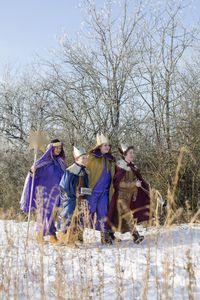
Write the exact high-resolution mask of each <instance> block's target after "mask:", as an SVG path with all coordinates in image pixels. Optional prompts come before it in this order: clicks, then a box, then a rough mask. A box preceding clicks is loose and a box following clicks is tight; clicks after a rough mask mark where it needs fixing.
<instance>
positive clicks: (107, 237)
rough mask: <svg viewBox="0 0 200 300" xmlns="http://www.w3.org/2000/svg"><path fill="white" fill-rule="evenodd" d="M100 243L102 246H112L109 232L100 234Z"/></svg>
mask: <svg viewBox="0 0 200 300" xmlns="http://www.w3.org/2000/svg"><path fill="white" fill-rule="evenodd" d="M113 235H114V234H113ZM101 243H102V244H103V245H112V244H113V240H112V238H111V236H110V233H109V232H101Z"/></svg>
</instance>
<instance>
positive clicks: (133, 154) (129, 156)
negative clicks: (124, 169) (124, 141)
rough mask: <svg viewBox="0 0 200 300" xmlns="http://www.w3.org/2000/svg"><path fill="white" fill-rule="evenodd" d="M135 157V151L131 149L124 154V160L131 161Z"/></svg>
mask: <svg viewBox="0 0 200 300" xmlns="http://www.w3.org/2000/svg"><path fill="white" fill-rule="evenodd" d="M134 158H135V153H134V150H133V149H130V150H128V152H127V154H126V156H125V160H126V161H133V160H134Z"/></svg>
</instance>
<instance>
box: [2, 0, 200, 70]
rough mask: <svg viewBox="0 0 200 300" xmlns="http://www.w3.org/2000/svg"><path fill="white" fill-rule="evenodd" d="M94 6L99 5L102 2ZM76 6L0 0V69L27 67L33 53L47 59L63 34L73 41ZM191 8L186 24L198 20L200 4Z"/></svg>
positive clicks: (67, 0)
mask: <svg viewBox="0 0 200 300" xmlns="http://www.w3.org/2000/svg"><path fill="white" fill-rule="evenodd" d="M133 1H134V0H133ZM161 1H164V0H161ZM96 2H97V3H98V4H101V3H102V2H103V0H96ZM79 3H80V0H0V67H2V66H3V65H5V64H7V63H11V64H13V63H14V64H18V65H19V64H22V65H23V64H26V63H29V62H31V61H32V60H33V57H34V54H35V53H37V54H39V55H41V56H43V57H45V56H47V55H48V49H50V48H52V47H53V48H55V47H57V45H58V42H57V38H58V36H60V35H61V34H62V32H63V31H66V32H67V33H68V34H69V35H70V36H71V37H72V38H73V36H74V35H75V33H76V32H77V31H78V30H79V29H80V27H81V22H82V21H83V16H82V13H81V10H80V8H79ZM193 7H195V8H193V10H192V11H188V13H187V16H185V17H186V18H187V19H188V21H189V22H192V21H193V20H195V19H197V17H198V16H199V14H200V13H199V11H200V0H193Z"/></svg>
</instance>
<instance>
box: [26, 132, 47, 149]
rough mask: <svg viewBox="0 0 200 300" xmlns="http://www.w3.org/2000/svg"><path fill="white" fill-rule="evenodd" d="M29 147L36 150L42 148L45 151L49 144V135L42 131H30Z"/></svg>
mask: <svg viewBox="0 0 200 300" xmlns="http://www.w3.org/2000/svg"><path fill="white" fill-rule="evenodd" d="M28 142H29V149H30V150H31V149H34V150H35V151H37V150H41V151H43V152H44V151H45V147H46V146H47V144H48V135H47V134H46V133H45V132H42V131H32V130H31V131H30V134H29V139H28Z"/></svg>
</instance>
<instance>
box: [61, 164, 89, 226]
mask: <svg viewBox="0 0 200 300" xmlns="http://www.w3.org/2000/svg"><path fill="white" fill-rule="evenodd" d="M80 176H83V185H84V187H87V188H88V187H89V180H88V174H87V171H86V170H85V167H82V166H79V165H78V164H76V163H74V164H73V165H72V166H70V167H69V168H68V169H67V170H66V171H65V173H64V175H63V176H62V179H61V181H60V190H61V211H60V214H59V215H60V219H61V229H62V231H63V232H65V231H66V230H67V228H68V227H69V226H70V223H71V218H72V215H73V213H74V210H75V208H76V205H77V198H76V192H77V185H78V183H79V177H80Z"/></svg>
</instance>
